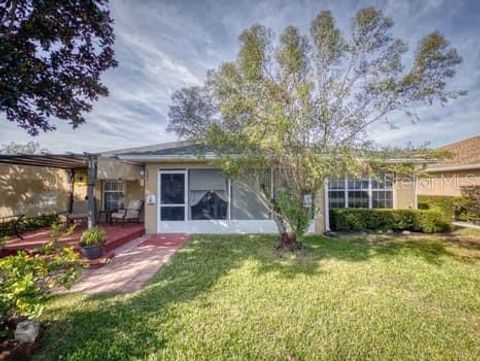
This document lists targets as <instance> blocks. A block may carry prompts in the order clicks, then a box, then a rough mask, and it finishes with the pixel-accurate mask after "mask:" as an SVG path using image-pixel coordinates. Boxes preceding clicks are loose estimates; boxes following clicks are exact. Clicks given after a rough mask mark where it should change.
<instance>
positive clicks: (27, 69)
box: [0, 0, 117, 135]
mask: <svg viewBox="0 0 480 361" xmlns="http://www.w3.org/2000/svg"><path fill="white" fill-rule="evenodd" d="M112 23H113V20H112V19H111V18H110V13H109V10H108V1H107V0H91V1H79V0H42V1H35V0H10V1H2V2H1V5H0V37H1V40H0V113H4V114H5V116H6V118H7V119H8V120H9V121H11V122H14V123H15V124H17V125H18V126H20V127H22V128H24V129H25V130H26V131H27V132H28V133H29V134H31V135H37V134H38V133H39V131H51V130H54V129H55V128H56V127H55V124H54V123H53V118H57V119H61V120H66V121H68V122H69V123H70V124H71V125H72V126H73V127H74V128H75V127H77V126H79V125H80V124H82V123H84V122H85V118H84V113H86V112H88V111H90V110H91V109H92V102H93V101H95V100H97V99H98V98H99V97H100V96H106V95H108V89H107V88H106V87H105V86H104V85H103V84H102V83H101V81H100V76H101V74H102V73H103V72H104V71H106V70H107V69H109V68H112V67H115V66H116V65H117V62H116V60H115V58H114V51H113V48H112V45H113V43H114V34H113V29H112Z"/></svg>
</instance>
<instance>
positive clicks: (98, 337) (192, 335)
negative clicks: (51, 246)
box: [37, 234, 480, 361]
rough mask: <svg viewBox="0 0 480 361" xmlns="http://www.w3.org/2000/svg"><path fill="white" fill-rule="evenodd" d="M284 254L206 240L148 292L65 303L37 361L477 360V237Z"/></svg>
mask: <svg viewBox="0 0 480 361" xmlns="http://www.w3.org/2000/svg"><path fill="white" fill-rule="evenodd" d="M455 237H456V238H457V239H456V240H455V241H453V239H455ZM460 238H462V242H460V243H458V242H457V240H458V239H460ZM274 244H275V239H274V238H272V237H265V236H259V237H212V236H208V237H198V238H196V239H195V240H193V241H191V242H190V243H189V244H188V245H187V246H186V247H184V248H183V249H182V250H181V251H180V252H179V253H178V254H177V255H176V256H175V258H174V259H173V261H172V262H171V263H170V264H169V265H168V266H166V267H164V268H163V269H161V270H160V272H159V273H158V274H157V275H156V277H155V278H154V279H153V280H152V282H151V283H150V285H149V286H148V287H147V288H146V289H145V290H143V291H142V292H141V293H139V294H136V295H117V296H115V295H103V296H87V295H73V296H72V295H69V296H60V297H59V298H58V299H56V300H54V302H52V303H51V304H50V305H49V306H48V308H47V309H46V310H45V313H44V316H43V317H44V321H45V323H46V324H47V326H48V328H47V330H46V332H44V334H43V335H42V338H41V349H40V350H39V352H38V354H37V358H38V359H41V360H56V359H59V358H61V359H67V360H94V359H96V360H122V359H147V360H157V359H159V360H160V359H161V360H209V361H211V360H323V359H324V360H345V359H357V360H369V359H375V360H392V359H396V360H408V359H410V360H439V359H444V360H454V359H455V360H460V359H461V360H478V359H479V356H480V342H479V340H480V240H479V237H478V236H477V235H469V234H467V235H462V234H454V235H452V236H451V237H443V238H433V237H432V236H429V237H420V238H415V237H413V239H411V238H409V239H402V238H394V239H393V240H392V239H386V237H385V236H375V237H373V236H372V237H364V239H361V240H349V239H343V238H341V239H326V238H321V237H312V238H308V239H307V240H306V242H305V244H306V247H305V250H304V252H302V253H301V254H298V255H296V256H291V255H283V256H281V255H278V254H276V253H275V252H274V251H273V245H274Z"/></svg>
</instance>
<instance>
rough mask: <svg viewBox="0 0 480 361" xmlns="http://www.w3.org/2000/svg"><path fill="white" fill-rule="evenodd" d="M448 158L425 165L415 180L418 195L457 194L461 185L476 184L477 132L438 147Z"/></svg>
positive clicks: (479, 165)
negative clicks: (419, 176)
mask: <svg viewBox="0 0 480 361" xmlns="http://www.w3.org/2000/svg"><path fill="white" fill-rule="evenodd" d="M440 149H441V150H446V151H448V152H449V153H450V157H449V158H447V159H445V160H443V161H442V162H439V163H434V164H430V165H428V166H427V168H426V174H427V175H426V176H424V177H422V178H420V179H419V181H418V194H419V195H433V196H461V195H462V187H468V186H474V185H480V135H477V136H474V137H471V138H467V139H464V140H461V141H459V142H456V143H452V144H448V145H445V146H443V147H441V148H440Z"/></svg>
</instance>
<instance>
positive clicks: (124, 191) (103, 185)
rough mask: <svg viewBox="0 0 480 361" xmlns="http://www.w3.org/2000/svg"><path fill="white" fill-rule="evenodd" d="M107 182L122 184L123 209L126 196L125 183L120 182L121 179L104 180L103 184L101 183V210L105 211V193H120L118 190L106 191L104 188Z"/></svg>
mask: <svg viewBox="0 0 480 361" xmlns="http://www.w3.org/2000/svg"><path fill="white" fill-rule="evenodd" d="M107 182H116V183H117V184H118V183H121V184H122V191H121V193H122V196H123V198H124V204H123V207H124V208H125V207H126V205H125V196H126V194H127V182H125V181H123V180H121V179H104V180H103V182H102V208H103V210H105V206H106V201H105V193H120V191H118V190H106V189H105V188H106V187H105V186H106V184H107Z"/></svg>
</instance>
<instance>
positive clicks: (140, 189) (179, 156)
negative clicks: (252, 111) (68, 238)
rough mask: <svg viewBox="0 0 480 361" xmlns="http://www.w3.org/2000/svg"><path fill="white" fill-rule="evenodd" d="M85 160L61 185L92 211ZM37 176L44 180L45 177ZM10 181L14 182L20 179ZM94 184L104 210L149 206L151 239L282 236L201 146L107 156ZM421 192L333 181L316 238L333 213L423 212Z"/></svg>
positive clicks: (406, 185)
mask: <svg viewBox="0 0 480 361" xmlns="http://www.w3.org/2000/svg"><path fill="white" fill-rule="evenodd" d="M2 157H3V161H2ZM58 157H61V156H58ZM50 158H52V159H54V158H55V156H50ZM80 158H81V157H79V159H80ZM15 161H16V160H15V159H14V158H12V157H8V156H1V157H0V163H2V162H10V163H14V162H15ZM17 162H21V159H20V160H17ZM84 162H85V164H84V166H83V167H80V168H78V167H77V169H76V170H75V175H74V177H73V182H71V181H70V183H69V182H68V181H66V183H65V181H64V180H63V179H64V178H67V179H68V177H63V178H61V179H62V180H61V181H60V180H59V181H58V182H59V183H61V184H62V185H61V187H60V188H62V189H63V188H65V189H67V193H68V195H69V196H68V197H66V199H70V200H71V199H72V198H73V208H75V205H76V204H77V208H78V204H84V206H85V207H86V200H85V196H86V194H87V183H88V179H89V178H88V176H87V169H86V168H87V164H89V163H88V162H87V159H84ZM21 164H24V165H14V166H13V165H9V166H8V167H25V161H23V163H21ZM4 167H6V166H4ZM65 167H68V163H67V164H66V165H65ZM63 172H67V173H68V172H69V171H63ZM67 173H66V174H67ZM67 175H68V174H67ZM2 177H4V176H2ZM35 177H36V178H37V179H38V178H42V176H41V175H40V174H37V175H35ZM7 178H8V177H7ZM265 181H266V182H268V183H270V187H269V188H270V189H272V194H274V192H275V188H276V187H275V184H276V181H277V179H276V176H275V172H270V174H269V175H268V177H266V180H265ZM3 183H5V182H3ZM10 183H12V184H13V180H10ZM0 184H2V183H0ZM93 184H94V186H93V185H92V189H91V191H92V192H93V191H94V193H95V198H96V204H97V210H103V209H110V210H115V209H123V208H124V207H126V205H127V204H128V203H129V201H130V200H136V199H141V200H144V202H145V207H144V223H145V229H146V233H184V232H185V233H274V232H276V227H275V222H274V221H273V219H272V215H271V214H270V212H269V211H268V210H267V209H266V208H265V206H264V205H263V204H262V202H261V201H260V200H259V199H258V198H257V197H256V196H255V195H254V194H253V193H252V192H250V191H249V190H248V189H247V188H245V187H244V186H243V185H241V184H239V183H237V182H234V181H231V180H230V179H228V178H227V177H225V175H223V174H222V173H221V172H220V171H219V170H218V169H217V168H216V167H215V156H214V154H209V153H207V154H205V155H204V156H203V157H199V156H198V147H197V146H195V145H191V144H187V143H185V142H175V143H166V144H159V145H155V146H149V147H141V148H134V149H125V150H118V151H112V152H106V153H102V154H99V155H97V157H96V179H95V181H94V183H93ZM12 187H13V188H11V189H10V190H9V192H10V194H11V195H14V194H15V191H14V189H16V187H17V186H15V185H12ZM46 188H48V186H46ZM415 188H416V187H415V179H410V178H407V179H402V178H400V177H398V176H395V177H394V176H393V175H391V174H389V175H385V176H382V175H366V176H365V177H363V178H362V179H355V178H342V179H330V180H328V181H327V182H326V183H325V187H324V189H322V190H321V191H320V192H319V193H318V194H316V195H315V197H314V203H315V205H314V209H315V212H314V216H313V219H312V223H311V225H310V228H309V232H310V233H323V232H325V231H326V230H328V229H329V217H328V214H329V209H330V208H339V207H341V208H343V207H351V208H355V207H356V208H359V207H362V208H416V192H415ZM48 189H49V192H50V193H49V194H55V189H50V188H48ZM3 192H5V189H4V188H3V187H0V199H2V197H3V194H4V193H3ZM33 193H34V192H33ZM57 197H58V195H57ZM62 197H63V196H62ZM24 199H25V198H23V197H22V196H21V195H20V194H18V199H16V200H15V199H14V197H13V198H12V197H11V198H10V200H9V204H7V205H6V206H5V205H2V207H3V208H0V209H5V208H7V209H9V210H10V212H11V213H14V212H15V209H16V205H15V204H19V203H21V202H22V201H23V200H24ZM62 199H63V198H62ZM16 202H18V203H16ZM58 202H59V201H58V200H57V203H58ZM62 202H63V201H61V202H60V203H61V206H59V207H58V210H64V209H66V208H68V205H67V203H68V202H67V201H65V202H63V203H62ZM69 208H72V207H71V206H70V207H69ZM39 212H40V211H39V210H37V213H39Z"/></svg>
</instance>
